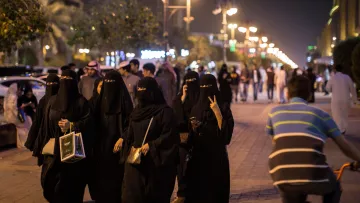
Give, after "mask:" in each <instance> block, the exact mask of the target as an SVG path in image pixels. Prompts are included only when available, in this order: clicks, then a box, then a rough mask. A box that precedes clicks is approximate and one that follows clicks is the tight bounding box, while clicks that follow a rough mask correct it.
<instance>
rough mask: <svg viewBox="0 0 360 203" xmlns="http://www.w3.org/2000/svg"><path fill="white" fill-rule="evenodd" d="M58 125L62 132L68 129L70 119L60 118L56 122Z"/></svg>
mask: <svg viewBox="0 0 360 203" xmlns="http://www.w3.org/2000/svg"><path fill="white" fill-rule="evenodd" d="M58 125H59V127H60V128H61V131H62V132H63V133H64V132H66V131H68V130H69V128H70V121H68V120H67V119H61V120H60V121H59V123H58Z"/></svg>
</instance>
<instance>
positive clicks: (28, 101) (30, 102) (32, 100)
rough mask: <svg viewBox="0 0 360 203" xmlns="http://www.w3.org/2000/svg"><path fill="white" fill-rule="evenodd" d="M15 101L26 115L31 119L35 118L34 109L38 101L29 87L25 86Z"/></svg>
mask: <svg viewBox="0 0 360 203" xmlns="http://www.w3.org/2000/svg"><path fill="white" fill-rule="evenodd" d="M17 103H18V107H19V108H21V109H23V110H24V112H25V113H26V115H28V116H29V117H30V118H31V120H32V121H33V120H34V119H35V109H36V108H37V106H38V102H37V99H36V97H35V96H34V93H33V90H32V88H31V87H29V86H26V87H25V90H24V94H23V95H22V96H21V97H19V99H18V101H17Z"/></svg>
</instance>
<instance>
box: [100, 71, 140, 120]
mask: <svg viewBox="0 0 360 203" xmlns="http://www.w3.org/2000/svg"><path fill="white" fill-rule="evenodd" d="M98 84H99V82H98ZM94 89H95V87H94ZM98 103H99V104H98V107H100V108H96V109H99V110H100V109H101V111H102V112H105V113H106V114H118V113H120V112H122V111H127V110H128V111H131V110H132V108H133V106H132V101H131V97H130V94H129V92H128V91H127V88H126V85H125V83H124V81H123V79H122V77H121V75H120V73H119V72H117V71H110V72H109V73H107V74H106V76H105V77H104V79H103V85H102V88H101V92H100V96H99V99H98Z"/></svg>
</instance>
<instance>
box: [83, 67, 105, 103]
mask: <svg viewBox="0 0 360 203" xmlns="http://www.w3.org/2000/svg"><path fill="white" fill-rule="evenodd" d="M86 69H87V75H86V76H84V77H82V78H81V80H80V82H79V92H80V94H82V95H83V96H84V97H85V99H87V100H90V99H91V97H92V95H93V89H94V83H95V81H96V80H97V79H98V78H101V72H100V65H99V63H98V62H97V61H90V62H89V63H88V64H87V66H86Z"/></svg>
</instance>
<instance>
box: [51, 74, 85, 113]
mask: <svg viewBox="0 0 360 203" xmlns="http://www.w3.org/2000/svg"><path fill="white" fill-rule="evenodd" d="M79 97H80V93H79V89H78V86H77V80H76V73H75V72H74V71H72V70H64V71H63V72H62V74H61V78H60V87H59V91H58V94H57V95H56V100H55V102H54V105H53V106H52V109H54V110H57V111H61V112H67V111H68V110H69V108H70V107H71V105H72V104H73V103H74V102H76V101H77V99H78V98H79Z"/></svg>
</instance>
